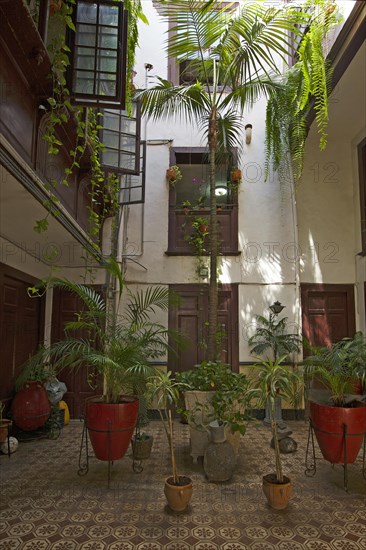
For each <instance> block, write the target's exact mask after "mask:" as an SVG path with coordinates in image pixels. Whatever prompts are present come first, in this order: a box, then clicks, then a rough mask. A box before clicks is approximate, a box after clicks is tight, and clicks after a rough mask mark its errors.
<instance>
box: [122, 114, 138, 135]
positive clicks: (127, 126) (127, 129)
mask: <svg viewBox="0 0 366 550" xmlns="http://www.w3.org/2000/svg"><path fill="white" fill-rule="evenodd" d="M136 127H137V122H136V119H133V118H125V117H123V118H122V120H121V132H123V133H124V134H136Z"/></svg>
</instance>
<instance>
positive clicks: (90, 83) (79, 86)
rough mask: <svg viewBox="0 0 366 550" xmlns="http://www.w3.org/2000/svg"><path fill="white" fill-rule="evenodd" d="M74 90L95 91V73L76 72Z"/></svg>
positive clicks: (91, 92)
mask: <svg viewBox="0 0 366 550" xmlns="http://www.w3.org/2000/svg"><path fill="white" fill-rule="evenodd" d="M74 82H75V86H74V91H75V92H76V93H79V94H93V93H94V73H91V72H88V71H85V72H84V71H75V72H74Z"/></svg>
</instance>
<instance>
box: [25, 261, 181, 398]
mask: <svg viewBox="0 0 366 550" xmlns="http://www.w3.org/2000/svg"><path fill="white" fill-rule="evenodd" d="M107 267H108V266H107ZM109 269H113V270H114V272H115V273H117V276H119V278H118V281H119V284H120V290H119V299H120V300H121V299H122V291H123V290H125V291H126V294H127V297H126V300H125V301H124V307H123V309H122V311H123V312H122V313H118V308H119V305H117V307H116V310H114V309H113V308H111V307H110V306H109V304H108V303H107V302H106V300H105V299H104V298H103V296H101V295H100V293H99V292H98V291H97V290H95V289H93V288H91V287H89V286H86V285H82V284H77V283H73V282H71V281H68V280H62V279H56V278H54V279H51V280H48V281H46V283H42V284H41V288H42V287H44V285H45V284H46V285H48V286H54V287H58V288H61V289H64V290H67V291H71V292H73V293H74V294H76V295H77V296H78V297H79V298H80V299H81V301H82V303H83V304H84V309H82V310H81V311H80V312H79V313H78V314H77V315H76V318H75V320H74V321H71V322H68V323H66V326H65V331H66V336H65V339H64V340H62V341H60V342H55V343H54V344H52V345H51V346H50V348H48V349H41V350H40V351H39V352H38V353H37V354H36V355H34V356H33V357H32V358H31V359H30V360H29V361H28V362H27V363H26V365H25V369H24V372H23V374H22V376H24V377H27V375H28V373H29V372H33V371H34V369H36V368H37V367H38V366H40V365H43V364H46V363H50V364H52V367H53V370H54V372H55V373H57V372H59V371H60V370H62V369H64V368H66V367H71V368H80V369H85V371H88V369H89V368H93V369H95V370H96V372H97V373H98V374H99V375H101V378H102V381H104V400H105V402H107V403H118V400H119V396H120V395H121V394H123V393H124V394H128V395H143V394H144V392H145V389H146V379H147V376H150V375H151V374H152V373H154V372H155V369H154V367H152V366H151V365H150V363H149V362H150V360H153V359H157V358H159V357H161V356H163V355H164V354H165V353H166V351H167V349H168V334H169V332H168V329H166V328H165V327H164V326H163V325H162V324H161V323H158V322H155V321H152V320H151V316H152V315H154V314H155V313H156V312H157V311H159V310H161V311H167V310H168V307H169V293H168V289H166V288H162V287H149V288H147V289H146V291H144V292H143V291H140V292H137V293H135V294H131V293H130V292H129V291H128V289H125V286H124V282H123V279H122V276H121V273H120V271H119V268H118V266H117V265H116V264H115V263H114V262H112V261H111V263H110V264H109ZM121 307H122V304H121ZM75 330H77V331H83V336H80V337H76V336H74V335H73V331H75ZM172 336H173V337H174V335H172Z"/></svg>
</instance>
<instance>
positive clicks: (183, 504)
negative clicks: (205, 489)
mask: <svg viewBox="0 0 366 550" xmlns="http://www.w3.org/2000/svg"><path fill="white" fill-rule="evenodd" d="M178 480H179V485H174V484H173V477H168V479H167V480H166V481H165V486H164V494H165V496H166V499H167V501H168V506H169V508H170V509H171V510H173V511H174V512H183V511H184V510H185V509H186V508H187V506H188V504H189V501H190V500H191V497H192V493H193V486H192V480H191V478H189V477H186V476H178Z"/></svg>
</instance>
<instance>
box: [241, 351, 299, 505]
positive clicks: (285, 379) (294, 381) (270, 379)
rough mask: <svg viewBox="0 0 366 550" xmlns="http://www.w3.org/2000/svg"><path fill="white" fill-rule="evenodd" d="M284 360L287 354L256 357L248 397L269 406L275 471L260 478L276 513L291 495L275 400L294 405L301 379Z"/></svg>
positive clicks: (286, 503)
mask: <svg viewBox="0 0 366 550" xmlns="http://www.w3.org/2000/svg"><path fill="white" fill-rule="evenodd" d="M285 358H286V355H282V356H281V357H278V358H277V359H276V360H272V359H269V358H268V357H267V358H266V359H262V358H259V357H258V358H257V359H258V362H257V363H256V364H255V365H254V367H255V369H256V373H257V379H256V381H255V382H254V385H255V387H254V388H251V390H249V395H250V396H251V397H252V398H253V397H255V398H256V399H258V403H259V405H263V404H265V403H268V404H269V411H270V419H271V428H272V433H273V440H274V451H275V472H274V473H270V474H267V475H265V476H263V492H264V494H265V495H266V497H267V500H268V503H269V505H270V506H271V507H272V508H275V509H277V510H282V509H284V508H286V507H287V505H288V501H289V500H290V498H291V496H292V485H291V480H290V478H289V477H287V476H285V475H284V474H283V471H282V463H281V452H280V447H279V438H278V432H277V422H276V418H275V402H276V398H277V397H284V398H287V399H288V400H289V401H290V402H293V401H294V399H296V391H299V390H298V388H299V382H300V381H301V380H302V376H301V375H300V373H299V372H298V371H295V370H292V369H291V368H288V367H286V366H285V365H283V361H284V360H285ZM294 388H295V390H294Z"/></svg>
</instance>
